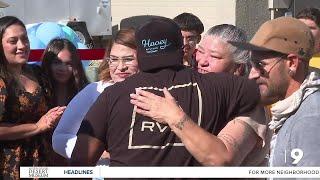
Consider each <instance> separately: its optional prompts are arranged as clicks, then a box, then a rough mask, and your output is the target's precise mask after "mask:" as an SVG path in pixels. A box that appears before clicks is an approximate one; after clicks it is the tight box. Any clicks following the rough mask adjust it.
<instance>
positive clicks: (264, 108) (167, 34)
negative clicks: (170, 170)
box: [0, 8, 320, 179]
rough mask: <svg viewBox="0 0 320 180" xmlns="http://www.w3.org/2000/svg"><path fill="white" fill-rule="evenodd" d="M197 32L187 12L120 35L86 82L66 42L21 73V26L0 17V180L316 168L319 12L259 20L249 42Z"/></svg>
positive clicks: (24, 48) (26, 46)
mask: <svg viewBox="0 0 320 180" xmlns="http://www.w3.org/2000/svg"><path fill="white" fill-rule="evenodd" d="M203 31H204V26H203V24H202V22H201V20H200V19H199V18H198V17H197V16H195V15H194V14H191V13H182V14H179V15H178V16H176V17H175V18H173V19H169V18H165V17H155V18H153V19H151V20H149V21H147V22H145V23H143V24H141V25H140V26H136V28H125V29H120V30H119V31H118V32H117V34H116V36H115V37H113V39H112V41H111V43H108V44H107V45H106V51H105V57H104V61H103V62H102V63H101V64H100V67H99V79H100V81H98V82H92V83H89V81H88V80H87V77H86V75H85V71H84V69H83V67H82V64H81V60H80V59H79V56H78V54H77V51H76V47H75V46H74V45H73V43H72V42H70V41H69V40H67V39H52V40H51V41H50V43H49V44H48V46H47V47H46V49H45V51H44V53H43V55H42V58H41V62H42V63H41V66H38V65H36V64H28V63H27V61H28V57H29V53H30V43H29V40H28V36H27V31H26V27H25V25H24V23H23V22H22V21H21V20H19V19H18V18H16V17H13V16H4V17H1V18H0V39H1V43H0V44H1V46H0V47H1V48H0V179H19V167H20V166H67V165H73V166H74V165H84V166H89V165H90V166H94V165H110V166H286V167H291V166H320V159H319V158H318V157H319V156H320V151H319V150H318V149H319V147H320V136H319V135H317V130H318V127H320V121H319V120H320V111H319V110H320V103H319V102H320V77H319V71H320V70H319V69H317V65H316V64H319V59H316V58H312V57H313V56H317V54H318V53H319V52H320V11H319V10H318V9H315V8H308V9H304V10H302V11H301V12H300V13H298V15H297V17H296V18H293V17H280V18H276V19H273V20H269V21H267V22H265V23H264V24H262V25H261V26H260V28H259V29H258V31H257V32H256V33H255V35H254V37H253V38H252V39H251V40H250V41H249V42H248V40H247V36H246V32H245V31H243V30H242V29H240V28H238V27H236V26H234V25H230V24H220V25H215V26H212V27H211V28H209V30H208V31H207V32H205V33H204V35H203V37H201V34H202V33H203ZM309 64H310V65H309ZM309 66H311V67H312V68H309ZM292 152H294V153H303V156H299V159H295V158H293V157H292V155H291V153H292Z"/></svg>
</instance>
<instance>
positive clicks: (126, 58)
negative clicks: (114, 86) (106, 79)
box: [107, 43, 138, 82]
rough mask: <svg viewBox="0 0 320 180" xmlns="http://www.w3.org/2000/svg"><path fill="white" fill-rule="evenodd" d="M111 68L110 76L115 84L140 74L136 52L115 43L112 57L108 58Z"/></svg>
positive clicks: (111, 52)
mask: <svg viewBox="0 0 320 180" xmlns="http://www.w3.org/2000/svg"><path fill="white" fill-rule="evenodd" d="M107 59H108V61H109V67H110V76H111V79H112V80H113V81H114V82H120V81H123V80H125V79H126V78H127V77H129V76H131V75H133V74H135V73H137V72H138V61H137V56H136V50H135V49H132V48H129V47H127V46H124V45H121V44H117V43H114V44H113V46H112V48H111V51H110V57H107Z"/></svg>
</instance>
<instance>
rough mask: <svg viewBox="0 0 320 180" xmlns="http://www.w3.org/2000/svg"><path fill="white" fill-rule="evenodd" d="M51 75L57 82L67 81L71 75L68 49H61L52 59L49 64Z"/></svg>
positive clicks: (70, 56)
mask: <svg viewBox="0 0 320 180" xmlns="http://www.w3.org/2000/svg"><path fill="white" fill-rule="evenodd" d="M50 68H51V72H52V77H53V79H54V80H55V81H56V82H58V83H63V84H65V83H67V82H68V81H69V80H70V78H71V77H72V75H73V74H72V69H73V67H72V54H71V52H70V51H69V50H67V49H63V50H62V51H60V52H59V53H58V55H57V58H55V59H53V60H52V63H51V65H50Z"/></svg>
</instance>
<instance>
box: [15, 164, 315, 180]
mask: <svg viewBox="0 0 320 180" xmlns="http://www.w3.org/2000/svg"><path fill="white" fill-rule="evenodd" d="M124 172H125V173H124ZM20 177H21V178H317V179H320V167H108V166H96V167H20Z"/></svg>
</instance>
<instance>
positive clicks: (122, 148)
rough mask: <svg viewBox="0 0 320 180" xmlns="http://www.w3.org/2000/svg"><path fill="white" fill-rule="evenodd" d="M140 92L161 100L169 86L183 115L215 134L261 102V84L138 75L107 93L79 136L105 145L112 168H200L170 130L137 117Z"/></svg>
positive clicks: (175, 73) (194, 75) (177, 73)
mask: <svg viewBox="0 0 320 180" xmlns="http://www.w3.org/2000/svg"><path fill="white" fill-rule="evenodd" d="M138 87H139V88H142V89H147V91H150V92H153V93H155V94H158V95H161V96H163V93H162V92H160V90H162V88H163V87H167V88H168V89H169V91H170V93H171V94H172V95H173V96H174V97H175V99H176V100H177V101H178V103H179V105H180V106H181V107H182V108H183V110H184V111H185V112H186V113H187V114H188V115H189V116H190V117H191V118H192V119H193V120H194V121H195V122H196V123H197V124H199V125H200V126H201V127H202V128H204V129H206V130H207V131H209V132H211V133H212V134H214V135H217V134H218V133H219V132H220V130H221V129H222V128H223V127H224V126H225V125H226V124H227V123H228V121H230V120H232V119H233V118H234V117H236V116H241V115H246V114H247V113H248V112H250V111H251V110H253V108H254V107H255V106H256V105H257V103H258V102H259V99H260V95H259V90H258V87H257V85H256V83H255V82H253V81H250V80H247V79H245V78H242V77H236V76H232V75H228V74H213V73H210V74H199V73H198V72H195V71H193V70H191V69H181V70H171V69H165V70H161V71H159V72H156V73H145V72H140V73H138V74H136V75H133V76H131V77H130V78H128V79H127V80H125V81H124V82H121V83H116V84H115V85H113V86H110V87H108V88H106V90H105V91H104V92H103V93H102V94H101V95H100V96H99V98H98V99H97V101H96V102H95V104H94V105H93V106H92V107H91V109H90V110H89V112H88V114H87V115H86V117H85V119H84V121H83V122H82V125H81V127H80V130H79V132H78V133H83V134H88V135H90V136H93V137H95V138H98V139H99V140H101V141H102V142H104V143H105V145H106V150H107V151H108V152H110V156H111V161H110V165H111V166H122V165H125V166H182V165H185V166H186V165H188V166H194V165H200V164H199V163H198V162H197V161H196V160H195V159H194V158H193V157H192V156H191V154H190V153H189V152H188V151H187V150H186V149H185V147H184V145H183V144H182V143H181V141H180V139H179V138H178V137H177V136H176V135H175V134H174V133H173V132H172V131H171V130H170V128H169V127H168V126H165V125H162V124H159V123H157V122H155V121H153V120H152V119H150V118H147V117H144V116H142V115H139V114H136V112H135V111H134V106H133V105H132V104H130V96H129V94H130V93H134V92H135V88H138Z"/></svg>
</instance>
